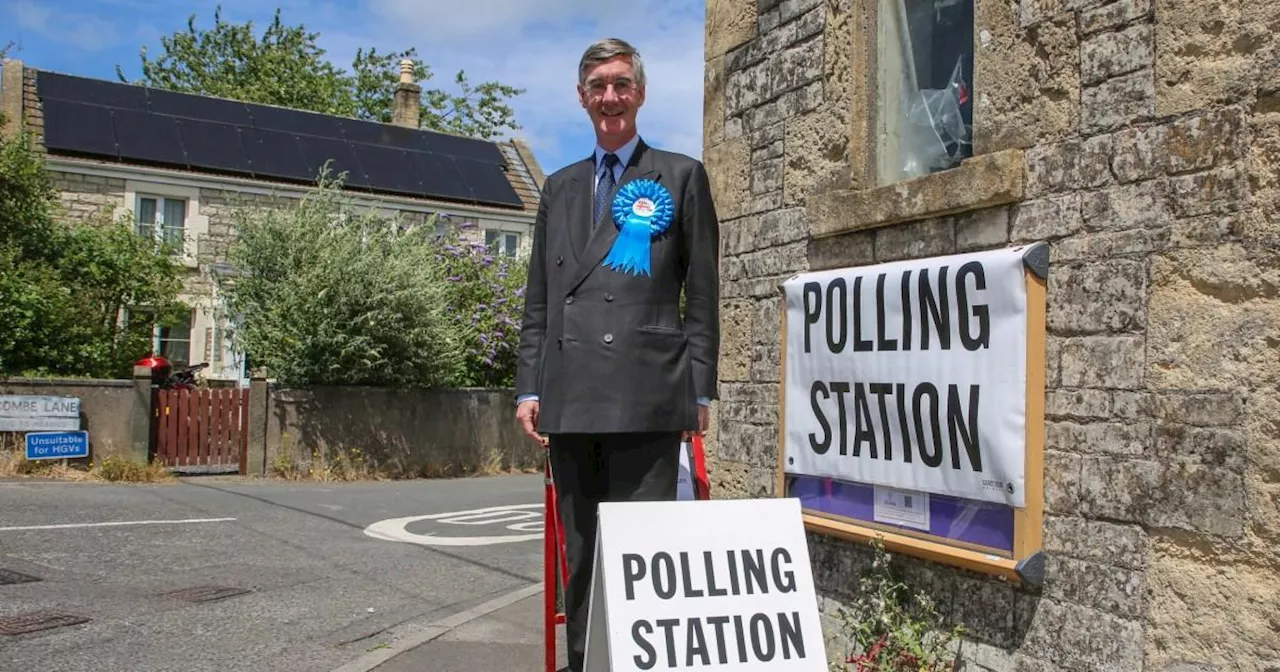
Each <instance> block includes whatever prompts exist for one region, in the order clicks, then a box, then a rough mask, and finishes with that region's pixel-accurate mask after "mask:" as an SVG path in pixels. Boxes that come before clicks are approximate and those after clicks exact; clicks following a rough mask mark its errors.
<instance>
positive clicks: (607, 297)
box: [604, 293, 613, 301]
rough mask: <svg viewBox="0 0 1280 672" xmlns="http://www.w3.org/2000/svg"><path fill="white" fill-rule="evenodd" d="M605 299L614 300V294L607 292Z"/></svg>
mask: <svg viewBox="0 0 1280 672" xmlns="http://www.w3.org/2000/svg"><path fill="white" fill-rule="evenodd" d="M604 300H605V301H612V300H613V295H612V294H609V293H605V295H604Z"/></svg>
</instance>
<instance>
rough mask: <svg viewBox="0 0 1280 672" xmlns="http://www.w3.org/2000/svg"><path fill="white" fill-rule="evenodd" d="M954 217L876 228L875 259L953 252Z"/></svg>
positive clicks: (893, 259)
mask: <svg viewBox="0 0 1280 672" xmlns="http://www.w3.org/2000/svg"><path fill="white" fill-rule="evenodd" d="M955 235H956V234H955V220H954V219H953V218H951V217H941V218H938V219H925V220H921V221H918V222H911V223H909V224H900V225H897V226H888V227H885V228H882V229H876V261H877V262H886V261H897V260H899V259H918V258H921V257H934V256H939V255H943V254H952V253H954V252H955V247H956V244H955Z"/></svg>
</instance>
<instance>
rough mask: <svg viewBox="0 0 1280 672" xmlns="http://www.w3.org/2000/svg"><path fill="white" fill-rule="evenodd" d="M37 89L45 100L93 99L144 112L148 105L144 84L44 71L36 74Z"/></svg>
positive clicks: (81, 101) (91, 101) (103, 104)
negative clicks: (137, 84)
mask: <svg viewBox="0 0 1280 672" xmlns="http://www.w3.org/2000/svg"><path fill="white" fill-rule="evenodd" d="M36 93H37V94H38V95H39V96H40V98H41V99H43V100H65V101H69V102H73V103H93V104H95V105H102V106H105V107H115V108H123V109H127V110H138V111H140V112H145V111H146V109H147V91H146V89H144V88H142V87H140V86H129V85H127V84H116V83H114V82H105V81H102V80H100V79H89V78H87V77H73V76H71V75H61V74H58V73H55V72H40V73H39V74H37V75H36Z"/></svg>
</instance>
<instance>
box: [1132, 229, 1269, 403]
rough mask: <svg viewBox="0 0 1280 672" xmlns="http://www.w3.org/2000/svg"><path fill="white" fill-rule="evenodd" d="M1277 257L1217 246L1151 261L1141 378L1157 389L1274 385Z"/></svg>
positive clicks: (1183, 251) (1248, 249) (1257, 251)
mask: <svg viewBox="0 0 1280 672" xmlns="http://www.w3.org/2000/svg"><path fill="white" fill-rule="evenodd" d="M1277 288H1280V252H1277V251H1275V250H1265V249H1251V248H1245V247H1243V246H1239V245H1224V246H1221V247H1218V248H1210V249H1191V250H1179V251H1177V252H1174V253H1171V254H1168V255H1163V256H1160V257H1157V258H1156V259H1155V260H1154V261H1153V263H1152V270H1151V299H1150V305H1149V308H1148V339H1149V341H1150V353H1151V358H1150V361H1149V363H1148V365H1149V368H1148V376H1149V378H1150V381H1151V385H1152V387H1154V388H1158V389H1186V390H1204V389H1225V390H1230V389H1237V388H1238V387H1239V386H1241V385H1249V384H1259V383H1261V382H1262V381H1271V382H1272V384H1274V383H1275V381H1278V380H1280V358H1277V357H1276V351H1275V343H1277V342H1278V341H1277V339H1280V290H1278V289H1277Z"/></svg>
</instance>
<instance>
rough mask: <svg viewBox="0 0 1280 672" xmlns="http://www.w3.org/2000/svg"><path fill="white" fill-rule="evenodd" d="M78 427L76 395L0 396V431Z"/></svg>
mask: <svg viewBox="0 0 1280 672" xmlns="http://www.w3.org/2000/svg"><path fill="white" fill-rule="evenodd" d="M78 429H80V400H79V399H77V398H76V397H41V396H27V395H5V396H0V432H43V431H54V432H56V431H75V430H78Z"/></svg>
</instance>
